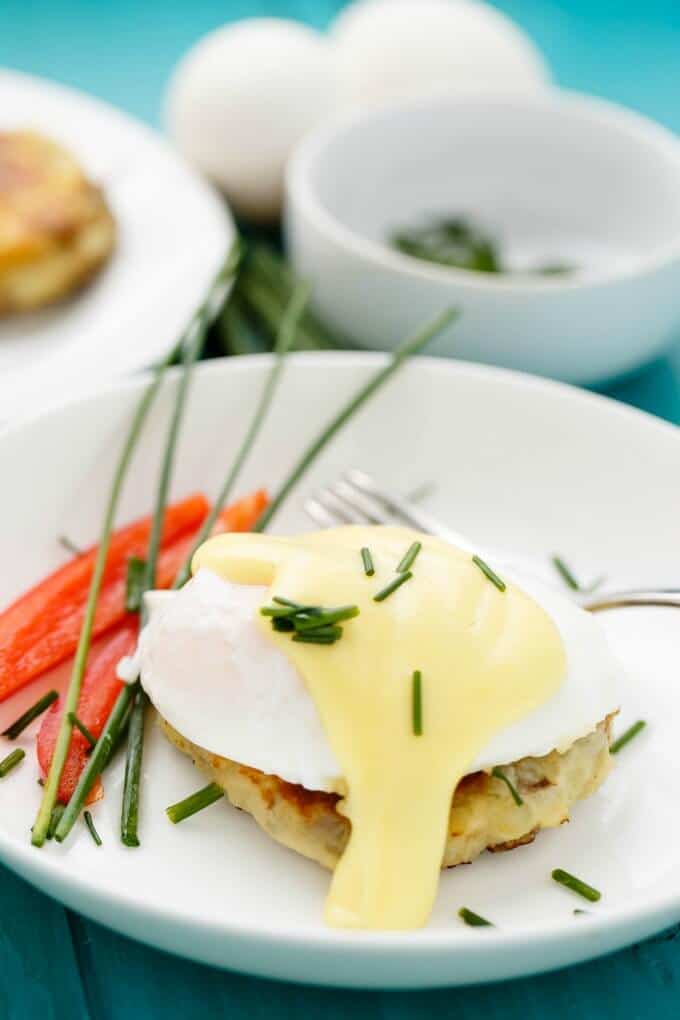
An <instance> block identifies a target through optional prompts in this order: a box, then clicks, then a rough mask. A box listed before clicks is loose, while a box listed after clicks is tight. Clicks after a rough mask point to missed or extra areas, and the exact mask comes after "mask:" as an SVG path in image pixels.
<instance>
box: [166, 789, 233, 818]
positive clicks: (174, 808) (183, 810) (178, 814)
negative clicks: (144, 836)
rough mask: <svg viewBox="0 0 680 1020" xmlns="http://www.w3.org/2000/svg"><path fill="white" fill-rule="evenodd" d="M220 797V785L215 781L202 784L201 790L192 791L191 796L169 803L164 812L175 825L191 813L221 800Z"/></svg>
mask: <svg viewBox="0 0 680 1020" xmlns="http://www.w3.org/2000/svg"><path fill="white" fill-rule="evenodd" d="M222 797H224V790H223V789H222V787H221V786H218V785H217V783H210V784H209V785H208V786H204V787H203V789H202V790H198V791H197V792H196V793H192V794H191V796H189V797H185V799H184V800H180V801H179V802H178V803H177V804H171V805H170V807H167V808H166V809H165V813H166V815H167V816H168V818H169V819H170V821H171V822H172V824H173V825H177V823H178V822H183V821H184V819H185V818H190V817H191V815H195V814H196V813H197V812H198V811H202V810H203V809H204V808H207V807H210V805H211V804H214V803H215V802H216V801H218V800H221V798H222Z"/></svg>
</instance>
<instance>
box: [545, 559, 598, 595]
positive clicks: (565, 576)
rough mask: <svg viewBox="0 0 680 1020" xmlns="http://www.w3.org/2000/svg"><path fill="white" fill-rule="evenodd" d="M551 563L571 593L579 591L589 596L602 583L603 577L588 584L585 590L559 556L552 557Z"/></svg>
mask: <svg viewBox="0 0 680 1020" xmlns="http://www.w3.org/2000/svg"><path fill="white" fill-rule="evenodd" d="M552 562H553V566H554V567H555V570H556V571H557V573H558V574H559V575H560V577H561V578H562V580H563V581H564V583H565V584H566V585H567V587H568V588H571V590H572V591H580V592H582V593H583V594H590V593H591V592H594V591H595V590H596V588H599V587H600V585H601V584H602V582H603V581H604V577H598V578H597V580H596V581H593V582H592V584H589V585H588V587H587V588H586V587H584V586H583V585H582V584H581V583H580V581H577V580H576V578H575V577H574V574H573V571H572V570H571V569H570V568H569V567H568V566H567V564H566V563H565V561H564V560H563V559H562V557H561V556H553V558H552Z"/></svg>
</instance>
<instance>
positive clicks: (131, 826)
mask: <svg viewBox="0 0 680 1020" xmlns="http://www.w3.org/2000/svg"><path fill="white" fill-rule="evenodd" d="M135 686H137V685H135ZM148 703H149V699H148V698H147V696H146V694H145V692H144V691H143V690H142V688H141V687H139V686H137V690H136V692H135V700H134V702H133V704H132V711H131V713H130V723H129V725H128V742H127V754H126V757H125V780H124V783H123V807H122V811H121V820H120V838H121V840H122V841H123V843H124V845H125V846H129V847H137V846H139V837H138V835H137V829H138V825H139V794H140V784H141V780H142V758H143V748H144V714H145V711H146V706H147V705H148Z"/></svg>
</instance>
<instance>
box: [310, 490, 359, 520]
mask: <svg viewBox="0 0 680 1020" xmlns="http://www.w3.org/2000/svg"><path fill="white" fill-rule="evenodd" d="M316 498H317V500H318V501H319V503H320V504H321V506H322V507H323V508H324V510H326V512H327V513H328V514H330V516H331V517H333V518H335V526H336V527H337V525H338V524H366V523H367V521H366V518H365V517H364V516H363V515H362V514H361V513H360V512H359V511H358V510H357V509H356V508H355V507H353V506H351V505H350V504H348V503H346V502H345V501H344V500H343V499H341V497H340V496H339V495H338V494H337V493H335V492H334V491H333V489H331V488H330V487H329V488H326V489H321V491H320V492H318V493H317V494H316Z"/></svg>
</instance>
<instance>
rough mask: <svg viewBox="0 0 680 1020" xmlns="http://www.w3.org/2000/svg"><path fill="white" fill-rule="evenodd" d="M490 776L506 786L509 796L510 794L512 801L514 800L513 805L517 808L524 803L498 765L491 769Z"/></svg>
mask: <svg viewBox="0 0 680 1020" xmlns="http://www.w3.org/2000/svg"><path fill="white" fill-rule="evenodd" d="M491 775H492V776H495V777H496V779H500V780H501V782H503V783H505V785H506V786H507V788H508V790H509V791H510V794H511V796H512V799H513V800H514V802H515V804H516V805H517V807H521V806H522V804H523V803H524V801H523V800H522V798H521V796H520V795H519V792H518V790H517V788H516V787H515V785H514V783H511V782H510V780H509V779H508V777H507V776H506V774H505V772H503V770H502V769H500V768H499V767H498V765H496V767H495V768H493V769H491Z"/></svg>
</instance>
